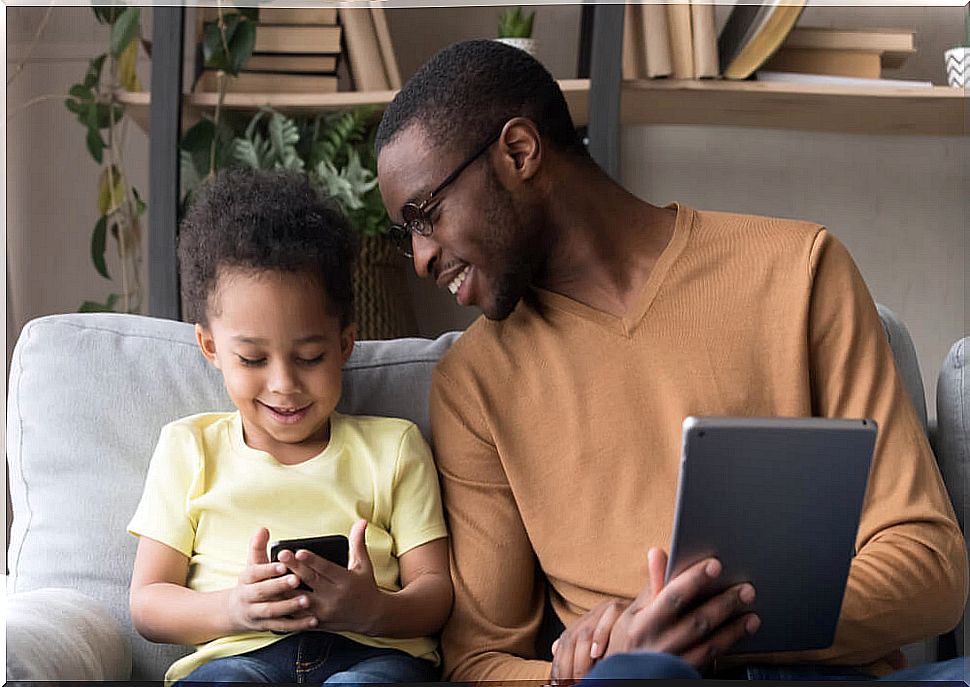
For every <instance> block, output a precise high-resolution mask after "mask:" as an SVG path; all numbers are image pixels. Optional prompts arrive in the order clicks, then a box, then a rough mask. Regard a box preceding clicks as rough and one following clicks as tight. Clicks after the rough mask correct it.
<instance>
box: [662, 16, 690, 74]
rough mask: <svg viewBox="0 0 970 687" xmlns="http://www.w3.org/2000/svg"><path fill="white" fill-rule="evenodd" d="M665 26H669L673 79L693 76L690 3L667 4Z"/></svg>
mask: <svg viewBox="0 0 970 687" xmlns="http://www.w3.org/2000/svg"><path fill="white" fill-rule="evenodd" d="M666 9H667V26H668V27H670V53H671V57H672V64H673V70H672V72H671V76H673V77H674V78H675V79H693V78H694V48H693V38H692V35H691V28H690V4H689V3H686V2H678V3H673V4H669V5H667V6H666Z"/></svg>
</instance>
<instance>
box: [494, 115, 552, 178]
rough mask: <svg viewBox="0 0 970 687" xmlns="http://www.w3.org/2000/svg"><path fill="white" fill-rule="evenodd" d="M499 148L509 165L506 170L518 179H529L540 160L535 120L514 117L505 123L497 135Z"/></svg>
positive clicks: (540, 154) (537, 169)
mask: <svg viewBox="0 0 970 687" xmlns="http://www.w3.org/2000/svg"><path fill="white" fill-rule="evenodd" d="M499 150H500V151H501V152H502V155H503V159H504V160H507V161H508V162H509V163H510V165H509V169H508V171H509V172H511V173H512V174H513V175H514V176H516V177H518V178H519V179H530V178H531V177H533V176H535V174H536V173H537V172H538V171H539V165H540V163H541V162H542V137H541V136H540V135H539V128H538V127H537V126H536V124H535V122H533V121H532V120H531V119H527V118H525V117H514V118H512V119H510V120H509V121H508V122H506V123H505V127H504V128H503V129H502V134H501V136H499Z"/></svg>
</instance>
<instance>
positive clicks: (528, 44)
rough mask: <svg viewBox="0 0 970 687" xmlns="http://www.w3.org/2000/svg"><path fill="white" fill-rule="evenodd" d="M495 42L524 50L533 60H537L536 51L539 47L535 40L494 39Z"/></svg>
mask: <svg viewBox="0 0 970 687" xmlns="http://www.w3.org/2000/svg"><path fill="white" fill-rule="evenodd" d="M495 40H497V41H498V42H499V43H505V44H506V45H511V46H512V47H513V48H518V49H519V50H525V51H526V52H527V53H529V54H530V55H532V56H533V57H534V58H536V59H539V56H538V55H537V54H536V49H537V48H538V47H539V43H538V42H537V41H536V39H535V38H496V39H495Z"/></svg>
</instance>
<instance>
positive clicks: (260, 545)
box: [248, 527, 269, 565]
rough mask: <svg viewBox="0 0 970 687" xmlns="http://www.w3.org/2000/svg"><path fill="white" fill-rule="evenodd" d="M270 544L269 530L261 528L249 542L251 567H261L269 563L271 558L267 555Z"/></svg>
mask: <svg viewBox="0 0 970 687" xmlns="http://www.w3.org/2000/svg"><path fill="white" fill-rule="evenodd" d="M268 543H269V530H268V529H266V528H265V527H260V528H259V529H258V530H256V534H254V535H253V538H252V539H251V540H250V541H249V560H248V563H249V564H250V565H260V564H263V563H269V556H267V555H266V545H267V544H268Z"/></svg>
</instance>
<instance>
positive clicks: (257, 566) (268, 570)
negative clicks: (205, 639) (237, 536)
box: [229, 527, 317, 633]
mask: <svg viewBox="0 0 970 687" xmlns="http://www.w3.org/2000/svg"><path fill="white" fill-rule="evenodd" d="M268 541H269V530H267V529H266V528H265V527H261V528H259V529H258V530H257V531H256V534H255V535H254V536H253V538H252V540H250V546H249V555H248V558H247V561H246V568H245V569H244V570H243V571H242V574H240V576H239V583H238V584H237V585H236V586H235V587H233V588H232V589H231V590H230V592H229V623H230V626H231V627H232V628H233V630H234V632H236V633H241V632H247V631H251V630H256V631H272V632H301V631H303V630H309V629H310V628H312V627H315V626H316V625H317V619H316V618H314V617H313V616H312V615H310V614H309V613H307V612H306V611H307V607H308V606H309V599H307V597H306V595H304V594H300V593H299V592H297V591H296V587H297V586H298V585H299V584H300V580H299V578H298V577H297V576H296V575H286V574H285V573H286V566H285V565H282V564H281V563H270V562H269V558H268V557H267V556H266V544H267V542H268Z"/></svg>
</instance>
